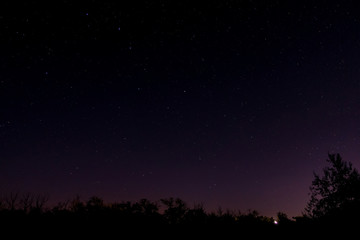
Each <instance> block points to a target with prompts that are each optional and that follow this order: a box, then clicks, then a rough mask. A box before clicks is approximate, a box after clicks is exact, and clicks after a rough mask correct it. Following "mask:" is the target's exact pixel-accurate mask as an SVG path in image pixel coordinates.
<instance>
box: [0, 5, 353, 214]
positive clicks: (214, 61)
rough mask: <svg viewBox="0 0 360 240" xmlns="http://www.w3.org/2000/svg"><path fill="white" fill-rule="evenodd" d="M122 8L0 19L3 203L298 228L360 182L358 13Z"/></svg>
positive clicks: (20, 9) (14, 10) (27, 8)
mask: <svg viewBox="0 0 360 240" xmlns="http://www.w3.org/2000/svg"><path fill="white" fill-rule="evenodd" d="M50 2H51V1H50ZM118 2H120V3H116V4H115V3H110V2H109V1H89V3H86V4H75V3H72V1H59V2H57V3H52V2H51V4H49V5H43V4H38V3H37V1H23V3H20V4H17V5H16V6H9V5H5V4H2V5H3V6H2V7H1V10H0V41H1V44H0V191H1V193H2V194H6V193H8V192H11V191H13V192H14V191H19V192H27V191H29V192H34V193H48V194H49V195H50V200H52V201H53V202H57V201H64V200H67V199H69V198H72V197H74V196H75V195H77V194H79V195H80V196H81V197H82V198H83V199H84V200H86V199H87V198H88V197H90V196H92V195H97V196H100V197H102V198H104V200H106V201H123V200H126V201H127V200H130V201H136V200H139V199H140V198H148V199H150V200H154V201H156V200H159V199H160V198H166V197H180V198H182V199H183V200H184V201H186V202H187V203H189V204H190V205H192V204H193V203H200V202H203V203H204V205H205V207H206V208H207V209H208V210H209V211H212V210H214V209H216V208H217V207H219V206H221V207H222V208H223V209H238V210H241V211H246V210H247V209H250V208H251V209H255V210H258V211H259V212H260V214H263V215H267V216H274V215H275V214H276V213H277V212H278V211H282V212H285V213H287V214H288V215H289V216H295V215H299V214H301V212H302V211H303V209H304V207H305V205H306V202H307V201H308V199H309V197H308V193H309V186H310V184H311V181H312V180H313V172H314V171H315V172H317V173H320V172H321V169H322V168H323V167H325V166H326V161H325V159H326V158H327V154H328V153H340V154H341V155H342V157H343V159H344V160H346V161H350V162H352V163H353V164H354V166H355V167H356V168H358V169H359V168H360V148H359V147H360V58H359V56H360V17H359V16H360V13H359V12H360V9H359V8H358V7H357V6H356V4H355V2H356V1H347V2H346V3H344V2H343V1H338V2H337V3H336V2H335V1H331V3H330V2H329V1H313V2H312V3H309V2H306V3H304V1H291V2H290V1H289V2H288V3H286V2H285V1H267V2H266V3H264V2H263V1H207V2H206V3H205V2H203V3H202V4H199V3H194V1H177V3H173V1H140V2H137V3H132V4H130V3H127V4H125V3H124V1H118ZM129 2H130V1H129ZM131 2H132V1H131ZM279 2H281V3H279Z"/></svg>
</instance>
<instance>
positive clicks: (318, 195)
mask: <svg viewBox="0 0 360 240" xmlns="http://www.w3.org/2000/svg"><path fill="white" fill-rule="evenodd" d="M327 162H328V163H329V164H330V167H325V168H324V169H323V176H322V177H320V176H319V175H317V174H316V173H314V177H315V179H314V180H313V181H312V185H311V187H310V191H311V197H310V201H309V202H308V204H307V207H306V208H305V212H306V214H307V215H308V216H310V217H312V218H324V217H327V218H332V217H339V216H341V217H343V218H346V219H351V218H353V217H355V215H356V214H359V212H360V211H359V209H360V208H359V206H360V175H359V173H358V171H357V170H356V169H355V168H353V166H352V164H351V163H350V162H345V161H343V160H342V158H341V156H340V154H328V159H327Z"/></svg>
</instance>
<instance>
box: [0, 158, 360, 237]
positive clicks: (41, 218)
mask: <svg viewBox="0 0 360 240" xmlns="http://www.w3.org/2000/svg"><path fill="white" fill-rule="evenodd" d="M327 162H328V164H329V165H330V166H328V167H325V168H324V169H323V174H322V175H318V174H316V173H314V180H313V182H312V184H311V186H310V200H309V202H308V204H307V206H306V207H305V208H304V212H303V214H302V215H301V216H297V217H293V218H292V219H290V218H288V216H287V215H286V214H285V213H283V212H279V213H278V214H277V216H276V217H275V218H273V217H267V216H262V215H260V214H259V213H258V212H257V211H255V210H248V211H246V212H241V211H230V210H225V211H224V210H223V209H221V208H219V209H218V210H217V211H213V212H210V213H209V212H206V211H205V208H204V206H203V204H194V205H193V206H189V205H188V204H187V203H186V202H185V201H183V200H182V199H180V198H173V197H169V198H164V199H160V200H158V201H150V200H148V199H140V200H138V201H135V202H131V201H123V202H111V203H106V202H104V200H103V199H102V198H100V197H98V196H93V197H91V198H89V199H87V200H82V199H81V198H80V197H79V196H76V197H74V198H73V199H70V200H66V201H63V202H60V203H58V204H56V205H55V206H52V207H49V206H48V205H47V203H48V201H49V196H48V195H46V194H32V193H22V194H21V193H17V192H16V193H9V194H5V195H3V196H2V197H1V198H0V227H2V228H3V229H6V228H9V229H10V228H14V227H15V228H18V229H22V230H24V229H27V232H29V231H35V232H41V231H42V230H44V229H47V230H51V231H52V232H58V233H61V232H65V231H72V232H74V231H77V232H79V231H80V232H82V234H84V233H88V234H89V233H93V232H94V231H98V232H99V231H100V232H103V233H104V232H112V233H114V232H116V233H118V234H120V233H126V232H127V233H129V232H130V233H131V234H133V235H134V236H136V235H139V234H140V235H142V236H144V235H143V234H145V235H148V234H150V233H156V234H159V233H164V232H165V231H167V230H169V229H171V230H172V231H173V232H174V231H175V232H177V234H178V236H179V234H180V235H181V234H184V229H192V231H193V230H194V229H197V230H198V231H199V232H201V233H202V234H204V233H206V234H208V235H209V236H213V234H215V233H216V234H221V236H223V235H224V234H244V233H252V234H255V235H258V236H260V235H262V236H264V235H266V236H270V235H272V234H276V236H280V235H281V234H283V235H284V236H285V237H286V236H288V235H287V234H289V233H290V232H292V233H293V232H297V233H298V234H300V235H301V234H303V235H304V236H305V235H306V233H308V232H312V234H313V233H314V231H315V230H317V231H318V232H324V231H325V232H326V231H327V232H328V230H326V229H329V227H330V228H331V230H332V231H334V230H339V229H355V228H356V227H357V226H359V224H360V174H359V173H358V171H357V170H356V169H355V168H354V167H353V166H352V164H351V163H349V162H345V161H343V160H342V158H341V156H340V155H339V154H329V155H328V159H327ZM134 229H135V230H134ZM174 229H176V230H174ZM180 229H181V230H180ZM223 229H226V231H224V230H223ZM25 232H26V231H25ZM185 232H186V231H185ZM328 233H330V232H328ZM255 235H254V236H255ZM312 236H313V235H312ZM321 236H323V233H322V235H321Z"/></svg>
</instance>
